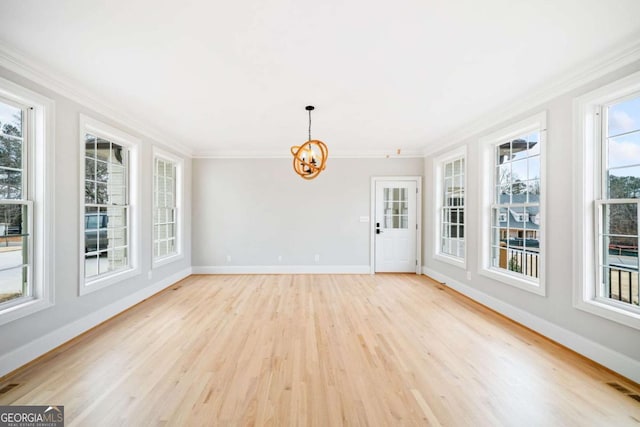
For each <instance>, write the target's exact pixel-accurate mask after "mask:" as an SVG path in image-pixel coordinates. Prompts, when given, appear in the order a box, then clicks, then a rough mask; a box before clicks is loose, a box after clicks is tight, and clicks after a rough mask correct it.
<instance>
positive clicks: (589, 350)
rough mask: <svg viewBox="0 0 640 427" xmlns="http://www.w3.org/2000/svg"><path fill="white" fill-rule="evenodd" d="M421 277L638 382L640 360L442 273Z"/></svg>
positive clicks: (427, 271) (429, 272)
mask: <svg viewBox="0 0 640 427" xmlns="http://www.w3.org/2000/svg"><path fill="white" fill-rule="evenodd" d="M422 272H423V274H425V275H427V276H429V277H431V278H433V279H435V280H437V281H438V282H442V283H444V284H446V285H447V286H448V287H450V288H452V289H455V290H456V291H458V292H460V293H461V294H463V295H466V296H468V297H469V298H471V299H473V300H475V301H477V302H479V303H480V304H482V305H485V306H487V307H489V308H490V309H492V310H495V311H497V312H498V313H500V314H502V315H504V316H507V317H508V318H510V319H512V320H514V321H516V322H518V323H520V324H522V325H524V326H526V327H527V328H530V329H532V330H534V331H536V332H538V333H539V334H542V335H544V336H545V337H547V338H549V339H551V340H553V341H555V342H557V343H559V344H562V345H563V346H565V347H567V348H570V349H571V350H573V351H575V352H576V353H579V354H581V355H583V356H585V357H587V358H589V359H591V360H593V361H595V362H597V363H599V364H601V365H602V366H605V367H607V368H609V369H611V370H612V371H614V372H617V373H619V374H620V375H622V376H624V377H626V378H629V379H630V380H632V381H635V382H636V383H640V361H638V360H635V359H632V358H630V357H628V356H625V355H624V354H621V353H618V352H616V351H613V350H611V349H609V348H607V347H605V346H603V345H601V344H598V343H596V342H594V341H591V340H589V339H587V338H585V337H583V336H582V335H578V334H576V333H575V332H571V331H569V330H567V329H564V328H562V327H560V326H558V325H556V324H555V323H551V322H549V321H547V320H545V319H542V318H541V317H538V316H535V315H533V314H531V313H529V312H527V311H525V310H522V309H520V308H518V307H515V306H513V305H511V304H508V303H506V302H504V301H501V300H499V299H498V298H495V297H492V296H491V295H488V294H485V293H484V292H480V291H479V290H477V289H474V288H472V287H471V286H468V285H465V284H463V283H460V282H457V281H455V280H454V279H452V278H450V277H448V276H446V275H444V274H441V273H439V272H437V271H435V270H432V269H430V268H428V267H425V266H423V267H422Z"/></svg>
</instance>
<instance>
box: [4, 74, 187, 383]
mask: <svg viewBox="0 0 640 427" xmlns="http://www.w3.org/2000/svg"><path fill="white" fill-rule="evenodd" d="M0 77H3V78H5V79H7V80H10V81H12V82H14V83H16V84H19V85H21V86H23V87H26V88H28V89H30V90H33V91H35V92H37V93H40V94H42V95H44V96H46V97H48V98H50V99H52V100H54V102H55V162H56V165H55V194H54V205H55V242H54V247H55V276H54V288H55V290H54V292H55V305H54V306H53V307H51V308H48V309H45V310H43V311H40V312H37V313H35V314H33V315H30V316H27V317H23V318H21V319H18V320H15V321H12V322H9V323H7V324H4V325H1V326H0V376H2V375H4V374H6V373H7V372H9V371H11V370H12V369H15V368H17V367H18V366H19V365H21V364H23V363H26V362H28V361H29V360H30V359H31V358H33V357H36V356H38V355H39V353H40V354H41V353H43V352H46V351H48V350H49V349H50V348H48V347H53V346H56V345H59V344H61V343H62V342H64V341H66V340H68V339H69V338H71V337H73V336H74V335H76V334H77V333H80V332H82V331H83V330H84V329H86V328H85V326H86V327H91V326H93V324H92V322H93V323H95V322H99V321H101V320H104V319H103V318H104V317H105V316H106V317H110V316H112V315H114V314H116V312H117V311H119V310H122V309H124V308H126V307H127V306H128V305H131V304H132V303H135V302H138V301H136V299H139V298H142V297H144V296H145V295H148V294H149V293H152V292H154V291H156V290H157V289H160V288H161V287H162V286H167V285H168V284H170V283H167V282H168V281H171V280H172V279H175V278H176V277H180V276H181V275H184V274H188V273H189V271H190V266H191V253H190V252H191V241H190V236H191V230H190V224H189V221H188V219H189V218H190V216H191V213H190V205H191V185H190V184H191V160H190V159H188V158H187V159H185V177H184V178H185V206H186V212H185V218H186V219H187V221H185V222H186V224H185V225H186V227H185V241H184V254H185V256H184V258H182V259H181V260H179V261H176V262H174V263H171V264H168V265H166V266H163V267H161V268H158V269H155V270H153V273H152V276H153V277H152V278H151V279H149V278H148V277H147V273H148V271H149V270H150V269H151V253H152V252H151V248H152V244H151V241H152V240H151V239H152V237H151V226H150V225H149V224H150V221H151V220H150V218H152V216H151V204H152V196H151V194H152V193H151V186H152V178H153V173H152V168H151V164H152V161H151V156H152V144H154V141H152V140H150V139H149V138H147V137H145V136H144V135H141V134H140V133H138V132H136V130H135V129H130V128H127V127H125V126H122V125H120V124H119V123H116V122H114V121H112V120H109V119H107V118H105V117H102V116H101V115H99V114H96V113H95V112H93V111H91V110H89V109H87V108H85V107H83V106H81V105H80V104H78V103H76V102H73V101H71V100H69V99H68V98H66V97H64V96H62V95H60V94H58V93H55V92H53V91H51V90H49V89H47V88H45V87H42V86H40V85H38V84H35V83H33V82H31V81H29V80H27V79H25V78H23V77H21V76H18V75H17V74H15V73H13V72H11V71H8V70H6V69H4V68H2V67H0ZM79 113H82V114H85V115H88V116H90V117H92V118H95V119H98V120H101V121H103V122H105V123H107V124H110V125H112V126H114V127H117V128H120V129H122V130H123V131H126V132H128V133H130V134H132V135H133V136H135V137H138V138H140V139H141V140H142V141H143V143H142V144H141V146H140V147H139V156H140V161H141V165H142V170H141V171H140V172H141V173H140V189H141V191H140V193H141V200H140V209H141V212H140V213H141V218H142V227H141V229H140V239H141V251H140V260H139V264H140V274H139V275H138V276H136V277H134V278H131V279H129V280H124V281H122V282H121V283H118V284H116V285H113V286H109V287H107V288H105V289H101V290H98V291H96V292H92V293H90V294H88V295H84V296H82V297H80V296H78V280H79V278H78V269H79V262H80V257H81V255H82V254H83V252H84V248H79V247H78V242H79V234H78V233H80V232H82V231H81V230H83V226H84V224H81V223H80V215H79V212H80V201H81V200H82V197H83V196H82V195H83V193H84V191H83V190H82V189H81V188H80V177H79V159H80V156H81V155H82V153H81V150H80V141H79V139H78V138H79V129H78V126H79ZM158 145H159V144H158ZM163 148H164V149H166V150H171V147H163ZM83 328H84V329H83Z"/></svg>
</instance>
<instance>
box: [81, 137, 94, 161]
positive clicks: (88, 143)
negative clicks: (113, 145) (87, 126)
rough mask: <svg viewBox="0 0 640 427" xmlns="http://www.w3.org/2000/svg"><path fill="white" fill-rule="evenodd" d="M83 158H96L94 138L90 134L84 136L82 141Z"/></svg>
mask: <svg viewBox="0 0 640 427" xmlns="http://www.w3.org/2000/svg"><path fill="white" fill-rule="evenodd" d="M84 147H85V156H87V157H91V158H95V157H96V137H95V136H93V135H91V134H86V135H85V139H84Z"/></svg>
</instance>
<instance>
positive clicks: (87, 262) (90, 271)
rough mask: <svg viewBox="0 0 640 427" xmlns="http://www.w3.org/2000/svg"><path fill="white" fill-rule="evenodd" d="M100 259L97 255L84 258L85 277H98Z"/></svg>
mask: <svg viewBox="0 0 640 427" xmlns="http://www.w3.org/2000/svg"><path fill="white" fill-rule="evenodd" d="M98 262H99V257H98V255H97V254H92V255H85V257H84V277H92V276H97V275H98Z"/></svg>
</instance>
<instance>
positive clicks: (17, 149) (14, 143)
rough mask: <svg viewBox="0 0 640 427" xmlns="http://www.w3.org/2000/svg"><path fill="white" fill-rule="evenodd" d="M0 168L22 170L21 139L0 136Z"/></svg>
mask: <svg viewBox="0 0 640 427" xmlns="http://www.w3.org/2000/svg"><path fill="white" fill-rule="evenodd" d="M0 105H2V104H1V103H0ZM0 166H2V167H5V168H13V169H22V138H18V137H13V136H7V135H3V134H0Z"/></svg>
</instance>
